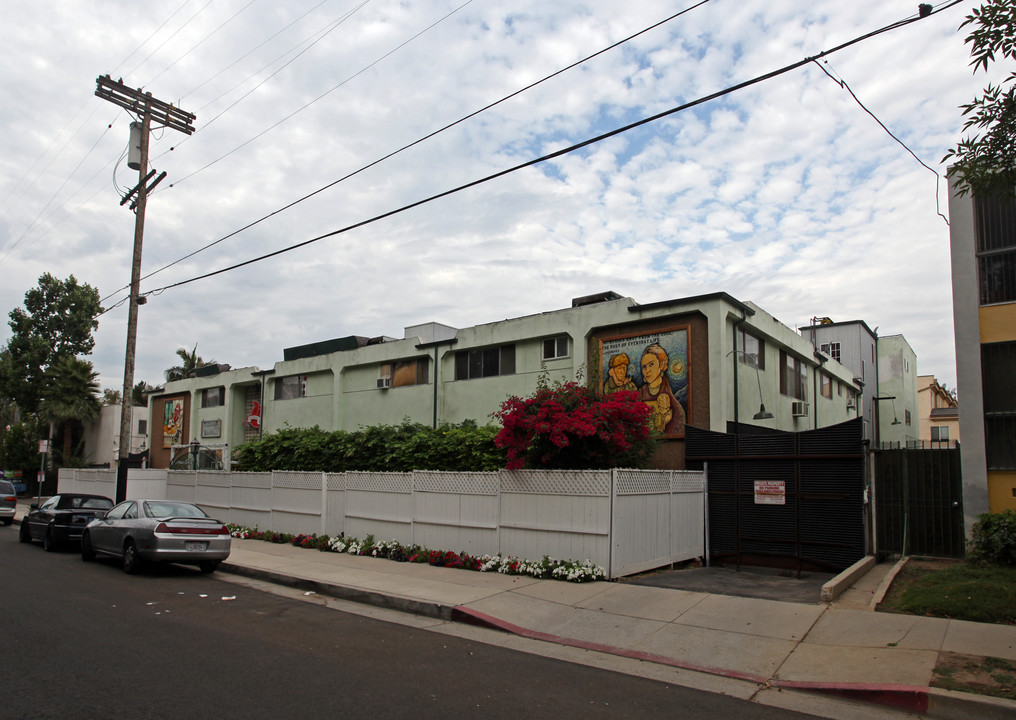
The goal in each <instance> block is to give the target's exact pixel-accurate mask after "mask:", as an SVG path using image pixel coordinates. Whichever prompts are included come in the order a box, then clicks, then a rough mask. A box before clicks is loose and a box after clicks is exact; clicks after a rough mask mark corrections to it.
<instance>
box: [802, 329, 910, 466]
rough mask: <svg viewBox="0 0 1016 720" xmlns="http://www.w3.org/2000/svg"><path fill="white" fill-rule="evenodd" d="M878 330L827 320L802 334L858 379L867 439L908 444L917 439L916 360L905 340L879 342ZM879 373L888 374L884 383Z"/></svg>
mask: <svg viewBox="0 0 1016 720" xmlns="http://www.w3.org/2000/svg"><path fill="white" fill-rule="evenodd" d="M876 330H877V328H876ZM876 330H872V329H871V328H870V327H868V324H867V323H865V322H864V321H863V320H850V321H847V322H833V321H832V320H831V319H829V318H827V317H823V318H813V320H812V323H811V325H808V326H807V327H803V328H799V331H800V333H801V335H802V337H804V338H807V339H808V340H809V341H810V342H811V344H812V345H814V346H815V347H816V348H818V349H819V351H820V352H821V353H822V354H824V355H825V356H827V357H829V358H831V359H832V360H835V361H836V362H838V363H841V364H843V365H845V366H846V367H848V368H850V370H851V371H852V372H853V373H854V381H855V382H856V383H857V384H858V385H859V386H860V387H861V388H862V393H861V404H860V407H859V408H858V409H857V411H858V414H860V415H861V417H863V418H864V437H865V439H866V440H868V441H869V442H870V443H871V444H872V445H873V446H877V445H879V444H880V443H893V444H904V443H906V442H907V441H908V440H916V439H917V434H918V433H917V385H916V380H915V376H916V374H917V356H916V355H915V354H914V351H913V350H912V349H911V348H910V345H909V344H908V343H907V341H906V340H905V339H904V338H903V336H902V335H891V336H887V337H886V338H880V337H879V336H878V333H877V332H876ZM883 355H885V358H883V357H882V356H883ZM880 372H885V373H886V377H885V378H884V379H883V378H882V377H881V376H880ZM907 418H909V423H908V422H907ZM911 430H912V432H909V431H911ZM911 435H912V437H911Z"/></svg>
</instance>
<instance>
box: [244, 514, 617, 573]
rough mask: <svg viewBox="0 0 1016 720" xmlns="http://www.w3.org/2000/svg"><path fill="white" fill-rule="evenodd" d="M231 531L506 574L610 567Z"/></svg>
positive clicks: (247, 536) (324, 548) (325, 549)
mask: <svg viewBox="0 0 1016 720" xmlns="http://www.w3.org/2000/svg"><path fill="white" fill-rule="evenodd" d="M229 531H230V534H231V535H232V536H233V537H235V538H238V539H240V540H264V541H265V542H273V543H280V544H284V543H289V544H292V545H296V546H297V547H305V548H312V549H314V548H316V549H318V550H320V551H322V552H340V553H341V552H344V553H348V554H350V555H366V556H370V557H376V558H385V559H387V560H394V561H396V562H415V563H427V564H429V565H435V566H438V567H451V568H461V569H463V570H476V571H478V572H499V573H502V574H504V575H528V576H530V577H534V578H543V579H551V580H566V581H568V582H591V581H593V580H604V579H606V577H607V573H606V571H605V570H604V569H603V568H602V567H600V566H599V565H593V563H591V562H590V561H589V560H584V561H582V562H577V561H575V560H555V559H554V558H551V557H549V556H547V555H544V556H543V559H542V560H535V561H534V560H524V559H522V558H517V557H512V556H509V555H470V554H468V553H461V552H454V551H451V550H428V549H427V548H423V547H420V546H419V545H403V544H402V543H400V542H398V541H396V540H381V541H378V540H375V539H374V536H373V535H368V536H367V537H365V538H363V539H362V540H360V539H358V538H347V537H346V536H345V534H343V533H340V534H339V535H338V536H336V537H329V536H328V535H304V534H299V535H293V534H291V533H281V532H275V531H273V530H258V529H257V528H256V527H255V528H248V527H243V526H241V525H233V524H231V525H230V526H229Z"/></svg>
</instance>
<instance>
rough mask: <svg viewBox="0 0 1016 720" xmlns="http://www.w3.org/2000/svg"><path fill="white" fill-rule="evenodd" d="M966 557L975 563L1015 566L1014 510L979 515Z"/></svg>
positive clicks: (1015, 527)
mask: <svg viewBox="0 0 1016 720" xmlns="http://www.w3.org/2000/svg"><path fill="white" fill-rule="evenodd" d="M968 557H969V559H970V560H971V561H972V562H976V563H982V564H990V565H1002V566H1005V567H1016V512H1014V511H1012V510H1003V511H1002V512H999V513H984V514H983V515H981V516H980V517H979V519H978V521H977V523H975V524H974V527H973V530H972V532H971V539H970V552H969V553H968Z"/></svg>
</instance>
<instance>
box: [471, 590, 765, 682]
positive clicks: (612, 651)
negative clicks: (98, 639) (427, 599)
mask: <svg viewBox="0 0 1016 720" xmlns="http://www.w3.org/2000/svg"><path fill="white" fill-rule="evenodd" d="M452 620H455V621H458V622H464V623H468V624H470V625H478V626H480V627H486V628H492V629H494V630H503V631H505V632H509V633H511V634H512V635H518V636H520V637H527V638H531V639H533V640H543V641H544V642H551V643H554V644H556V645H567V646H569V647H575V648H579V649H581V650H593V651H595V652H602V653H606V654H608V655H619V656H621V657H626V658H632V659H633V660H644V661H646V662H651V663H656V664H658V665H669V666H670V667H676V668H680V669H682V670H693V671H695V672H701V673H708V674H709V675H719V676H721V677H726V678H731V679H734V680H745V681H747V682H752V683H755V684H756V685H764V684H765V683H766V681H767V680H768V678H764V677H762V676H761V675H753V674H751V673H744V672H739V671H737V670H727V669H725V668H719V667H710V666H707V665H696V664H694V663H689V662H682V661H681V660H676V659H674V658H671V657H666V656H664V655H654V654H653V653H646V652H640V651H638V650H627V649H625V648H619V647H615V646H613V645H603V644H600V643H594V642H589V641H587V640H577V639H575V638H567V637H561V636H560V635H551V634H549V633H544V632H539V631H537V630H529V629H528V628H524V627H520V626H519V625H514V624H512V623H510V622H506V621H505V620H499V619H498V618H496V617H493V616H491V615H487V614H486V613H483V612H479V611H478V610H473V609H472V608H467V607H464V606H462V605H456V606H455V607H454V608H452Z"/></svg>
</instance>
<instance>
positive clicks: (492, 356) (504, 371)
mask: <svg viewBox="0 0 1016 720" xmlns="http://www.w3.org/2000/svg"><path fill="white" fill-rule="evenodd" d="M514 374H515V346H514V345H502V346H501V347H492V348H482V349H479V350H462V351H460V352H457V353H455V379H456V380H470V379H472V378H481V377H495V376H497V375H514Z"/></svg>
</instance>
